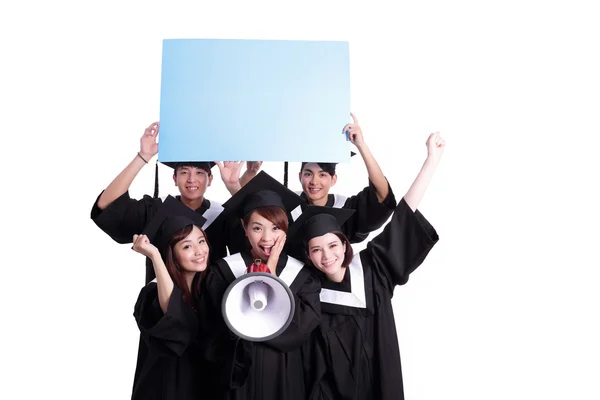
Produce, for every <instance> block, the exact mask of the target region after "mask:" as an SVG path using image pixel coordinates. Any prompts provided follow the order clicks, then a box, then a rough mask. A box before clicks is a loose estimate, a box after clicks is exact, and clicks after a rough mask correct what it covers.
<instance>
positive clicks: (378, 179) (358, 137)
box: [344, 113, 389, 203]
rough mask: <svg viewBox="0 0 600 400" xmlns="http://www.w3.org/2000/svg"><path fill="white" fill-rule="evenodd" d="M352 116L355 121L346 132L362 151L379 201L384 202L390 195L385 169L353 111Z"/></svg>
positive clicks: (346, 128) (347, 126)
mask: <svg viewBox="0 0 600 400" xmlns="http://www.w3.org/2000/svg"><path fill="white" fill-rule="evenodd" d="M350 115H351V116H352V120H353V121H354V123H351V124H348V125H346V126H345V127H344V133H346V135H347V137H348V138H349V139H350V141H351V142H352V144H354V145H355V146H356V148H357V149H358V152H359V153H360V155H361V157H362V159H363V161H364V162H365V166H366V167H367V172H368V174H369V180H370V181H371V183H372V184H373V186H374V188H375V193H376V194H377V200H379V202H380V203H381V202H383V201H384V200H385V198H386V197H387V195H388V188H389V187H388V182H387V179H385V175H383V171H382V170H381V168H380V167H379V164H378V163H377V160H375V157H374V156H373V154H372V153H371V150H370V149H369V146H367V143H366V142H365V139H364V137H363V133H362V129H361V128H360V125H359V124H358V119H357V118H356V116H355V115H354V114H353V113H350Z"/></svg>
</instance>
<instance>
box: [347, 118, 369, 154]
mask: <svg viewBox="0 0 600 400" xmlns="http://www.w3.org/2000/svg"><path fill="white" fill-rule="evenodd" d="M350 116H351V117H352V121H354V122H353V123H351V124H347V125H346V126H344V129H343V133H344V134H346V137H347V138H348V139H349V140H350V141H351V142H352V144H353V145H355V146H356V147H360V146H362V145H363V144H364V143H365V139H364V137H363V133H362V129H361V128H360V125H359V124H358V119H357V118H356V116H355V115H354V114H353V113H350Z"/></svg>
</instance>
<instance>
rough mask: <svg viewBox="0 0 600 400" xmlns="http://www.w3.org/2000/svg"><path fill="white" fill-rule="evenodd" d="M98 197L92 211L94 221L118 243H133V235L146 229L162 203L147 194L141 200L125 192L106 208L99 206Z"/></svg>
mask: <svg viewBox="0 0 600 400" xmlns="http://www.w3.org/2000/svg"><path fill="white" fill-rule="evenodd" d="M101 195H102V193H100V195H99V196H98V198H97V199H96V202H95V203H94V205H93V207H92V211H91V218H92V220H93V221H94V223H95V224H96V225H97V226H98V227H99V228H100V229H102V230H103V231H104V232H105V233H106V234H107V235H108V236H110V237H111V238H112V239H113V240H114V241H115V242H117V243H132V240H133V235H135V234H139V233H140V232H142V231H143V230H144V228H145V227H146V224H147V223H148V221H150V219H151V218H152V216H153V215H154V213H155V210H156V209H157V207H158V206H159V205H160V203H161V200H160V199H155V198H152V197H150V196H148V195H145V196H144V197H143V198H142V199H141V200H135V199H132V198H131V197H129V192H125V193H123V194H122V195H121V196H120V197H118V198H117V199H116V200H115V201H113V202H112V203H111V204H110V205H109V206H108V207H106V208H105V209H104V210H101V209H100V208H99V207H98V199H99V198H100V196H101Z"/></svg>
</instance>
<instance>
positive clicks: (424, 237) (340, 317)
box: [303, 199, 439, 400]
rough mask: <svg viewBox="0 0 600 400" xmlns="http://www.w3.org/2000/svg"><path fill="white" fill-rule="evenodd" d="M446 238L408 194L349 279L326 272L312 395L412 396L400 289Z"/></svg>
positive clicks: (307, 354)
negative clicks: (407, 392)
mask: <svg viewBox="0 0 600 400" xmlns="http://www.w3.org/2000/svg"><path fill="white" fill-rule="evenodd" d="M438 239H439V238H438V235H437V233H436V231H435V229H434V228H433V227H432V226H431V225H430V224H429V222H428V221H427V220H426V219H425V218H424V217H423V215H422V214H421V213H420V212H419V211H418V210H417V211H416V212H413V211H412V210H411V209H410V208H409V207H408V204H406V201H405V200H404V199H402V200H401V201H400V203H399V204H398V206H397V207H396V210H395V212H394V216H393V217H392V219H391V221H390V222H389V223H388V224H387V225H386V227H385V228H384V230H383V231H382V232H381V233H380V234H379V235H377V236H376V237H375V238H374V239H373V240H371V241H370V242H369V243H368V244H367V247H366V249H364V250H363V251H361V252H360V253H358V254H356V255H355V256H354V258H353V261H352V263H351V264H350V265H349V266H348V269H347V270H346V275H345V276H344V280H343V281H342V282H340V283H336V282H331V281H329V280H327V279H324V280H322V290H321V293H320V299H321V311H322V316H321V324H320V326H319V328H318V329H316V330H315V332H314V333H313V335H311V338H310V340H309V341H307V343H306V344H305V346H303V355H304V362H305V371H306V375H307V381H308V383H309V389H308V391H309V398H310V399H335V400H342V399H344V400H345V399H355V400H359V399H360V400H367V399H377V400H386V399H390V400H391V399H394V400H399V399H404V390H403V384H402V370H401V365H400V350H399V347H398V336H397V333H396V324H395V322H394V313H393V309H392V296H393V293H394V288H395V287H396V286H397V285H403V284H405V283H406V282H407V281H408V277H409V275H410V273H411V272H412V271H414V270H415V269H416V268H417V267H418V266H419V265H420V264H421V263H422V262H423V260H424V259H425V257H426V256H427V254H428V253H429V251H430V250H431V248H432V247H433V246H434V244H435V243H436V242H437V241H438ZM321 276H322V277H324V275H322V274H321Z"/></svg>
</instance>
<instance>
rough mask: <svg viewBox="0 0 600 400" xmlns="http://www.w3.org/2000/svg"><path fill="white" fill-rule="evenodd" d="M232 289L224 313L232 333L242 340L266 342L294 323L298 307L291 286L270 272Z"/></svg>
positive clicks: (252, 276) (244, 277)
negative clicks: (293, 319) (295, 311)
mask: <svg viewBox="0 0 600 400" xmlns="http://www.w3.org/2000/svg"><path fill="white" fill-rule="evenodd" d="M253 270H256V269H253V268H252V266H250V267H249V269H248V271H250V272H246V273H245V274H244V275H242V276H240V277H238V278H237V279H236V280H235V281H233V282H232V283H231V285H229V287H228V288H227V290H226V291H225V295H224V296H223V302H222V304H221V311H222V313H223V319H224V320H225V323H226V324H227V326H228V327H229V329H230V330H231V331H232V332H233V333H234V334H236V335H237V336H238V337H241V338H242V339H246V340H249V341H252V342H264V341H267V340H271V339H273V338H275V337H277V336H279V335H280V334H281V333H283V331H285V330H286V328H287V327H288V326H289V325H290V323H291V322H292V318H293V316H294V310H295V307H296V305H295V303H294V295H293V294H292V291H291V290H290V288H289V287H288V285H287V284H286V283H285V282H284V281H283V280H281V278H279V277H278V276H276V275H274V274H271V273H270V272H251V271H253Z"/></svg>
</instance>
